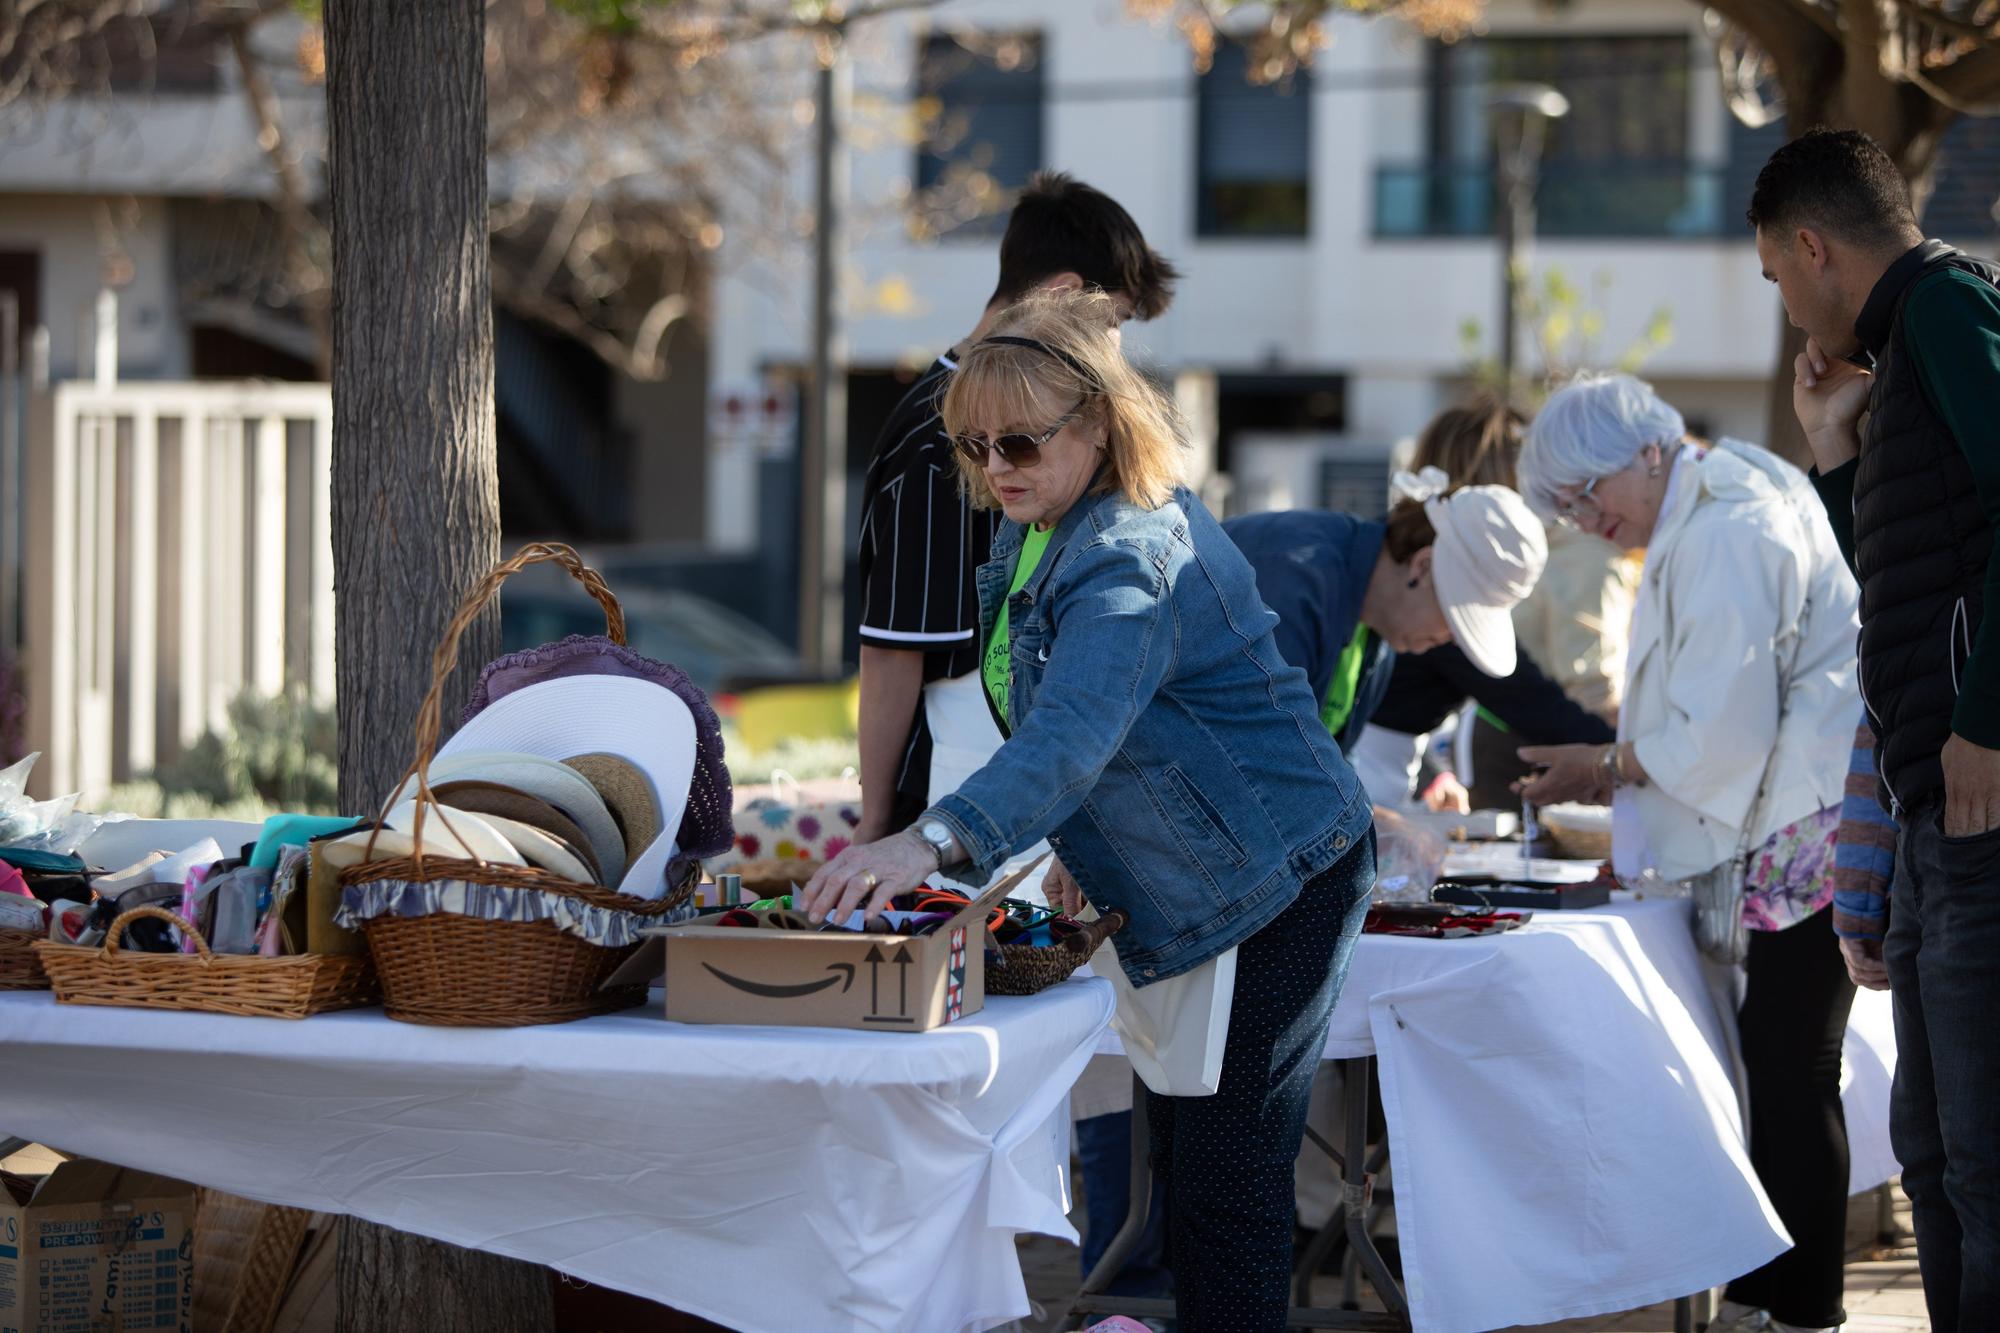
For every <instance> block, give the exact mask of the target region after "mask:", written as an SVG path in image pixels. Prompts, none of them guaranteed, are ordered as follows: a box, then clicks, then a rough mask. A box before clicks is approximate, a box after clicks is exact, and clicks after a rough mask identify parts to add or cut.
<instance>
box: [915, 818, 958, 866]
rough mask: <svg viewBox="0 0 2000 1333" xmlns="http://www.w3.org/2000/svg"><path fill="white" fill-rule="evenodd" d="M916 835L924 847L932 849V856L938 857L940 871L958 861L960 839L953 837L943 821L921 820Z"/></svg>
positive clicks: (918, 822)
mask: <svg viewBox="0 0 2000 1333" xmlns="http://www.w3.org/2000/svg"><path fill="white" fill-rule="evenodd" d="M916 833H917V837H918V838H919V839H921V840H922V841H923V844H924V846H926V847H928V848H930V849H931V855H933V856H935V857H937V868H938V869H939V870H943V869H944V868H945V867H946V866H948V865H952V864H955V863H956V862H957V861H958V859H959V853H958V839H957V838H954V837H953V836H952V834H951V830H950V829H949V828H946V827H945V824H944V821H943V820H941V819H920V820H918V821H917V828H916Z"/></svg>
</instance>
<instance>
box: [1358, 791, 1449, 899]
mask: <svg viewBox="0 0 2000 1333" xmlns="http://www.w3.org/2000/svg"><path fill="white" fill-rule="evenodd" d="M1450 850H1451V849H1450V846H1449V844H1447V843H1446V842H1445V840H1444V839H1443V838H1441V837H1439V836H1438V835H1437V834H1435V833H1433V832H1431V831H1430V830H1428V829H1424V828H1419V827H1418V826H1417V825H1415V824H1413V823H1411V822H1410V821H1409V820H1407V819H1404V818H1403V817H1402V816H1401V815H1399V814H1397V813H1396V812H1395V811H1393V810H1385V809H1383V808H1382V807H1381V806H1377V807H1375V901H1376V902H1378V903H1427V902H1429V901H1430V900H1431V888H1432V887H1433V886H1434V885H1435V884H1436V883H1437V878H1438V875H1439V874H1440V873H1441V872H1442V871H1443V870H1444V858H1445V856H1446V854H1447V853H1448V852H1449V851H1450Z"/></svg>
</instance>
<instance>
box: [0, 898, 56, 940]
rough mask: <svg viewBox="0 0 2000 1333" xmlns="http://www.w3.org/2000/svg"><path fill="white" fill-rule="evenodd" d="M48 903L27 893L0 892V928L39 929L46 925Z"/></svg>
mask: <svg viewBox="0 0 2000 1333" xmlns="http://www.w3.org/2000/svg"><path fill="white" fill-rule="evenodd" d="M48 921H49V905H48V904H47V903H45V902H43V901H42V900H41V899H39V898H36V897H33V896H31V895H27V894H21V895H16V894H11V893H0V930H34V931H39V930H42V929H43V928H44V927H46V926H47V925H48Z"/></svg>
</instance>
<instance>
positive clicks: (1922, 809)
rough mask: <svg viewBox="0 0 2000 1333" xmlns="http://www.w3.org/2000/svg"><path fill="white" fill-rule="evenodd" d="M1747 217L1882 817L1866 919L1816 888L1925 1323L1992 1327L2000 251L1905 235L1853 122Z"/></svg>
mask: <svg viewBox="0 0 2000 1333" xmlns="http://www.w3.org/2000/svg"><path fill="white" fill-rule="evenodd" d="M1750 224H1751V226H1753V227H1754V228H1755V229H1756V232H1757V254H1758V257H1759V258H1760V259H1761V260H1762V261H1763V265H1764V276H1765V277H1766V278H1767V279H1769V280H1770V281H1772V282H1775V283H1776V284H1777V285H1778V291H1779V294H1780V295H1781V296H1782V297H1783V298H1784V303H1785V310H1786V311H1787V313H1788V314H1789V315H1790V317H1791V321H1792V323H1793V324H1795V325H1797V326H1798V327H1799V328H1801V329H1804V330H1805V332H1806V334H1807V335H1808V337H1807V342H1806V350H1805V351H1804V352H1803V353H1801V354H1800V356H1799V357H1798V360H1797V363H1796V365H1795V367H1794V369H1795V374H1796V379H1795V382H1794V387H1793V390H1792V399H1793V403H1794V405H1795V406H1796V408H1797V410H1798V414H1799V423H1800V424H1801V425H1802V426H1803V427H1804V428H1805V432H1806V437H1807V439H1808V440H1809V441H1810V443H1811V446H1812V452H1813V457H1814V459H1815V461H1816V462H1817V464H1818V467H1817V468H1816V469H1815V476H1814V481H1815V484H1816V485H1817V486H1818V488H1819V493H1820V497H1821V498H1822V499H1823V500H1824V501H1825V502H1826V507H1827V513H1828V516H1829V517H1830V518H1831V520H1832V522H1833V528H1834V532H1835V535H1836V536H1838V537H1839V539H1840V544H1841V547H1842V549H1843V550H1844V551H1845V552H1846V554H1847V556H1848V559H1849V561H1850V563H1851V564H1852V565H1853V567H1854V572H1855V576H1856V577H1857V578H1859V579H1860V580H1861V687H1862V695H1863V699H1864V701H1865V702H1866V704H1867V705H1868V712H1869V717H1870V720H1871V722H1872V724H1873V726H1874V728H1875V733H1876V735H1877V737H1878V738H1879V743H1878V745H1877V749H1876V754H1877V758H1878V761H1879V763H1878V769H1879V771H1880V774H1881V777H1882V782H1883V785H1884V787H1885V788H1886V789H1887V792H1888V795H1889V801H1888V802H1887V803H1888V804H1890V805H1891V806H1892V808H1893V809H1894V811H1895V813H1896V814H1897V815H1898V817H1899V818H1900V820H1901V823H1902V834H1901V845H1900V847H1899V848H1898V852H1897V857H1896V865H1895V876H1894V887H1893V888H1892V890H1891V901H1890V904H1889V910H1888V912H1887V918H1888V926H1887V931H1886V938H1881V937H1879V932H1880V925H1879V923H1880V921H1881V919H1882V918H1881V916H1880V915H1876V916H1875V917H1874V918H1873V920H1872V921H1871V920H1870V919H1869V918H1868V917H1867V916H1865V915H1858V914H1855V913H1853V912H1851V911H1850V912H1846V913H1843V912H1841V911H1840V907H1841V904H1840V903H1839V902H1836V904H1835V906H1836V924H1837V925H1839V926H1841V927H1842V929H1843V933H1844V934H1845V935H1846V936H1848V938H1844V939H1843V940H1842V941H1841V947H1842V949H1843V950H1844V951H1845V952H1846V954H1847V956H1848V966H1849V970H1850V971H1851V972H1852V973H1853V974H1854V976H1855V980H1856V981H1857V982H1860V983H1861V984H1863V985H1874V986H1876V987H1877V988H1879V987H1880V986H1881V985H1882V984H1883V983H1884V980H1885V974H1886V982H1887V984H1888V985H1889V987H1890V989H1891V991H1892V992H1893V994H1894V998H1895V1014H1896V1046H1897V1051H1898V1055H1897V1066H1896V1089H1895V1098H1894V1102H1893V1107H1892V1112H1893V1113H1892V1116H1891V1134H1892V1138H1893V1140H1894V1143H1895V1147H1896V1156H1897V1159H1898V1160H1899V1161H1900V1162H1901V1163H1902V1165H1903V1187H1904V1189H1905V1190H1907V1191H1908V1193H1909V1196H1910V1201H1911V1203H1912V1205H1913V1208H1914V1215H1915V1222H1916V1231H1917V1255H1918V1263H1919V1266H1920V1267H1921V1269H1922V1271H1923V1279H1924V1295H1925V1299H1926V1301H1927V1302H1928V1304H1929V1306H1930V1313H1931V1319H1932V1322H1933V1325H1934V1326H1935V1327H1936V1328H1938V1329H1939V1330H1940V1331H1941V1333H1943V1331H1945V1330H1956V1329H1992V1328H2000V1025H1996V1024H1995V1022H1994V1015H1995V1014H2000V615H1996V618H1995V620H1994V621H1988V620H1986V618H1985V616H1984V614H1983V612H1984V609H1985V604H1986V599H1987V597H1988V596H1989V595H1993V593H1994V589H1995V587H1996V581H2000V549H1996V546H1995V541H1994V535H1995V533H1996V532H2000V412H1996V411H1995V405H1996V404H2000V290H1996V289H1995V286H1994V281H1995V278H1996V276H2000V271H1996V270H1995V269H1994V268H1993V267H1992V266H1991V265H1988V264H1984V263H1981V262H1979V261H1977V260H1974V259H1971V258H1969V257H1967V256H1966V255H1964V254H1963V253H1961V252H1960V251H1958V250H1955V249H1953V248H1952V247H1951V246H1948V245H1945V244H1943V243H1942V242H1939V241H1927V240H1925V239H1924V234H1923V232H1922V231H1920V230H1919V229H1918V227H1917V220H1916V217H1915V215H1914V213H1913V212H1912V211H1911V207H1910V194H1909V187H1908V185H1907V183H1906V182H1905V181H1904V180H1903V177H1902V175H1901V173H1899V172H1898V171H1897V169H1896V165H1895V163H1894V162H1892V161H1891V160H1890V159H1889V156H1888V155H1887V154H1886V153H1884V152H1883V151H1882V150H1881V149H1880V148H1878V147H1877V146H1876V145H1875V144H1874V143H1873V142H1872V141H1871V140H1869V138H1868V137H1867V136H1866V135H1863V134H1858V133H1855V132H1853V131H1840V132H1835V131H1832V130H1814V131H1812V132H1811V133H1808V134H1806V135H1804V136H1803V137H1801V138H1799V139H1796V140H1794V141H1793V142H1791V143H1789V144H1787V145H1785V146H1784V147H1783V148H1781V149H1779V150H1778V151H1777V152H1776V153H1774V154H1773V155H1772V157H1771V160H1770V162H1769V163H1768V164H1767V165H1766V166H1765V167H1764V170H1763V172H1762V173H1761V174H1760V175H1759V176H1758V178H1757V186H1756V192H1755V193H1754V195H1753V196H1752V198H1751V202H1750ZM1864 411H1865V412H1866V414H1867V420H1866V424H1865V426H1864V425H1861V424H1860V423H1861V417H1862V414H1863V412H1864ZM1995 601H1996V607H2000V597H1996V598H1995ZM1871 935H1875V936H1878V937H1876V938H1870V936H1871Z"/></svg>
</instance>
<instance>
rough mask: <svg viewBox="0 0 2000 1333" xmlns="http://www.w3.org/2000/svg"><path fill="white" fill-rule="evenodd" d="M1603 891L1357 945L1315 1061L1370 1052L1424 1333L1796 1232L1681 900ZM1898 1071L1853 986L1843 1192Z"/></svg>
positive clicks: (1507, 1316) (1682, 1277)
mask: <svg viewBox="0 0 2000 1333" xmlns="http://www.w3.org/2000/svg"><path fill="white" fill-rule="evenodd" d="M1618 896H1619V898H1620V899H1621V901H1619V902H1616V903H1614V904H1613V905H1611V906H1610V907H1607V908H1604V909H1601V910H1597V911H1589V912H1560V913H1558V912H1544V913H1542V914H1540V915H1539V916H1537V917H1536V918H1535V919H1534V920H1533V921H1532V922H1531V923H1530V924H1529V925H1528V926H1526V927H1525V928H1523V929H1521V930H1517V931H1512V932H1509V933H1508V934H1505V935H1498V936H1486V937H1481V938H1476V939H1464V940H1427V939H1407V938H1399V937H1395V936H1387V935H1365V936H1363V937H1362V938H1361V941H1360V943H1359V944H1358V945H1357V946H1356V948H1355V951H1354V959H1353V963H1352V965H1351V967H1350V970H1349V972H1348V977H1347V985H1346V989H1345V990H1344V991H1343V992H1342V995H1341V1000H1340V1004H1339V1006H1338V1008H1337V1009H1336V1010H1335V1011H1334V1016H1333V1023H1332V1026H1331V1028H1330V1030H1329V1032H1328V1035H1327V1058H1328V1059H1346V1058H1352V1057H1357V1056H1366V1055H1371V1054H1372V1055H1376V1056H1379V1057H1380V1059H1379V1063H1378V1070H1379V1076H1380V1078H1381V1081H1382V1100H1383V1106H1384V1110H1385V1111H1386V1113H1387V1116H1388V1122H1389V1145H1390V1152H1391V1160H1392V1161H1393V1163H1394V1166H1393V1171H1394V1177H1395V1191H1396V1223H1397V1232H1398V1235H1399V1238H1400V1244H1401V1247H1402V1257H1403V1267H1404V1273H1405V1274H1406V1277H1407V1287H1408V1293H1409V1298H1410V1309H1411V1315H1412V1318H1413V1321H1414V1323H1415V1326H1416V1328H1417V1330H1418V1333H1473V1331H1474V1330H1480V1329H1492V1328H1501V1327H1505V1326H1508V1325H1512V1324H1541V1323H1553V1322H1555V1321H1557V1320H1561V1319H1572V1318H1580V1317H1584V1316H1589V1315H1595V1314H1604V1313H1608V1312H1612V1311H1620V1310H1630V1309H1636V1308H1639V1307H1641V1306H1645V1305H1650V1304H1653V1303H1654V1302H1656V1301H1661V1300H1667V1299H1671V1298H1674V1297H1678V1296H1685V1295H1688V1294H1689V1293H1691V1292H1695V1291H1699V1290H1701V1289H1703V1288H1706V1287H1709V1286H1714V1285H1720V1284H1721V1283H1724V1282H1727V1281H1728V1280H1729V1279H1731V1278H1734V1277H1736V1276H1738V1275H1740V1274H1742V1273H1745V1272H1748V1271H1749V1270H1750V1269H1752V1268H1755V1267H1757V1266H1758V1265H1759V1264H1761V1263H1763V1262H1764V1261H1765V1260H1766V1259H1769V1258H1770V1257H1771V1256H1773V1255H1775V1254H1777V1253H1779V1252H1780V1251H1781V1250H1783V1249H1784V1248H1785V1246H1786V1245H1787V1244H1788V1243H1789V1241H1788V1238H1786V1236H1785V1234H1784V1231H1783V1228H1782V1227H1781V1225H1780V1224H1779V1222H1778V1220H1777V1217H1776V1215H1775V1213H1773V1212H1772V1211H1771V1208H1770V1204H1769V1202H1768V1200H1767V1199H1766V1198H1765V1196H1764V1193H1763V1190H1762V1189H1761V1188H1760V1187H1759V1186H1758V1184H1757V1181H1756V1177H1755V1174H1754V1173H1753V1172H1752V1171H1751V1169H1750V1164H1749V1159H1748V1156H1747V1154H1746V1152H1745V1148H1744V1132H1743V1122H1742V1116H1741V1112H1740V1109H1739V1105H1738V1101H1737V1094H1736V1087H1735V1082H1734V1074H1733V1066H1732V1056H1731V1054H1730V1051H1729V1048H1728V1046H1727V1045H1726V1044H1725V1041H1726V1038H1725V1032H1726V1029H1725V1028H1724V1026H1723V1022H1722V1009H1721V1008H1720V1007H1719V1005H1718V1004H1717V1002H1716V999H1715V993H1714V992H1713V991H1712V990H1711V989H1710V976H1709V974H1708V972H1707V970H1706V969H1705V966H1704V964H1703V962H1702V960H1701V957H1700V955H1699V953H1698V952H1697V951H1696V949H1695V947H1694V943H1693V937H1692V933H1691V931H1690V929H1689V921H1688V916H1689V912H1690V910H1691V909H1690V906H1689V904H1688V903H1687V902H1686V901H1685V900H1675V899H1659V898H1655V899H1651V900H1647V901H1643V902H1636V901H1630V900H1628V899H1627V895H1622V894H1621V895H1618ZM1117 1049H1118V1046H1117V1038H1116V1036H1115V1035H1114V1034H1109V1033H1107V1034H1106V1036H1105V1037H1104V1038H1103V1039H1102V1040H1101V1041H1100V1043H1099V1050H1100V1051H1104V1052H1109V1051H1116V1050H1117ZM1894 1068H1895V1041H1894V1036H1893V1033H1892V1031H1891V1027H1890V1023H1889V1016H1888V997H1887V996H1886V995H1881V994H1877V993H1874V992H1868V991H1864V992H1862V993H1861V994H1860V995H1859V996H1858V997H1857V999H1856V1002H1855V1016H1854V1020H1853V1022H1852V1024H1851V1026H1850V1029H1849V1033H1848V1041H1847V1069H1846V1079H1845V1101H1846V1106H1847V1120H1848V1133H1849V1137H1850V1140H1851V1141H1852V1144H1853V1159H1854V1166H1853V1170H1852V1172H1851V1173H1850V1186H1851V1188H1852V1190H1854V1191H1855V1192H1859V1191H1860V1190H1863V1189H1868V1188H1871V1187H1873V1186H1875V1185H1877V1184H1880V1183H1881V1182H1882V1181H1884V1180H1887V1179H1888V1178H1889V1177H1890V1176H1891V1175H1893V1174H1894V1173H1895V1171H1896V1169H1897V1168H1896V1164H1895V1160H1894V1158H1893V1156H1892V1155H1891V1154H1890V1151H1889V1146H1888V1090H1889V1078H1890V1075H1891V1074H1892V1073H1893V1071H1894ZM1096 1109H1103V1107H1102V1105H1101V1104H1100V1105H1099V1106H1098V1107H1097V1108H1096Z"/></svg>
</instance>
